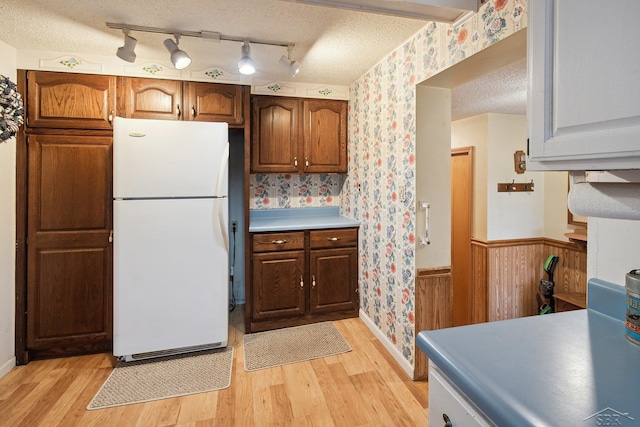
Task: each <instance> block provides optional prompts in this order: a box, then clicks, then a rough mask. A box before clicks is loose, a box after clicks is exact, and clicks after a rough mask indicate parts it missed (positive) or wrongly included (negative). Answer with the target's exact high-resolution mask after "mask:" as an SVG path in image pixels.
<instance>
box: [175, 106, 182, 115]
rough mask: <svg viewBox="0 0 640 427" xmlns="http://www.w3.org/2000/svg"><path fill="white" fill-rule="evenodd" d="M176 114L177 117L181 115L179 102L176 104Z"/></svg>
mask: <svg viewBox="0 0 640 427" xmlns="http://www.w3.org/2000/svg"><path fill="white" fill-rule="evenodd" d="M176 115H177V116H178V117H180V116H181V115H182V112H181V111H180V104H176Z"/></svg>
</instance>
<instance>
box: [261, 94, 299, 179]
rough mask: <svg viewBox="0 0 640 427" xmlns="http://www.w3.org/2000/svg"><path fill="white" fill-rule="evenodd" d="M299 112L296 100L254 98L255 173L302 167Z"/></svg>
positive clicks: (296, 170)
mask: <svg viewBox="0 0 640 427" xmlns="http://www.w3.org/2000/svg"><path fill="white" fill-rule="evenodd" d="M299 109H300V107H299V101H298V100H297V99H294V98H281V97H270V96H256V97H254V98H253V117H252V121H253V133H252V138H251V171H252V172H264V173H271V172H298V168H299V166H300V165H302V161H301V157H300V154H299V150H301V148H300V128H299V125H298V116H299Z"/></svg>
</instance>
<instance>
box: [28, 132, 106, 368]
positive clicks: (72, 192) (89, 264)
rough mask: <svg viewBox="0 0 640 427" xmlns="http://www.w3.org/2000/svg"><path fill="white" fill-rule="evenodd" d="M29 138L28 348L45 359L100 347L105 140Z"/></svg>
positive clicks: (103, 304)
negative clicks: (45, 357)
mask: <svg viewBox="0 0 640 427" xmlns="http://www.w3.org/2000/svg"><path fill="white" fill-rule="evenodd" d="M28 138H29V143H28V145H27V150H28V162H29V163H28V178H27V198H28V212H27V229H28V230H27V241H28V245H27V307H28V311H27V348H28V350H29V351H30V352H34V353H41V354H42V355H46V356H53V355H56V356H63V355H71V354H74V353H80V352H95V351H106V350H108V349H109V348H110V346H111V337H112V332H111V331H112V302H111V301H112V273H111V272H112V249H111V244H110V243H109V235H110V231H111V227H112V207H111V199H112V191H111V182H112V176H111V170H112V166H111V163H112V149H111V147H112V144H111V137H101V136H65V135H32V136H29V137H28Z"/></svg>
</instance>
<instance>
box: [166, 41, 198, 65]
mask: <svg viewBox="0 0 640 427" xmlns="http://www.w3.org/2000/svg"><path fill="white" fill-rule="evenodd" d="M174 37H175V38H176V41H175V42H174V41H173V40H171V39H166V40H165V41H164V47H166V48H167V50H168V51H169V53H170V54H171V62H172V63H173V66H174V67H176V70H182V69H183V68H187V67H188V66H189V64H191V58H190V57H189V55H187V52H185V51H184V50H180V48H179V47H178V43H180V36H179V35H177V34H176V35H174Z"/></svg>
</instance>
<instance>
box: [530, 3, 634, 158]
mask: <svg viewBox="0 0 640 427" xmlns="http://www.w3.org/2000/svg"><path fill="white" fill-rule="evenodd" d="M638 16H640V2H638V1H637V0H620V1H617V2H616V3H615V7H605V6H601V7H598V5H597V4H595V3H594V2H590V3H589V4H585V2H584V1H583V0H562V1H560V0H533V1H529V26H528V27H529V34H536V36H535V37H529V38H528V54H529V61H528V63H529V111H528V116H529V136H530V141H529V161H528V164H527V169H529V170H607V169H632V168H639V167H640V102H638V99H640V84H638V70H639V69H640V56H638V55H637V54H632V53H631V52H637V50H638V47H637V43H638V39H640V26H639V25H638V22H637V20H638Z"/></svg>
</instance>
